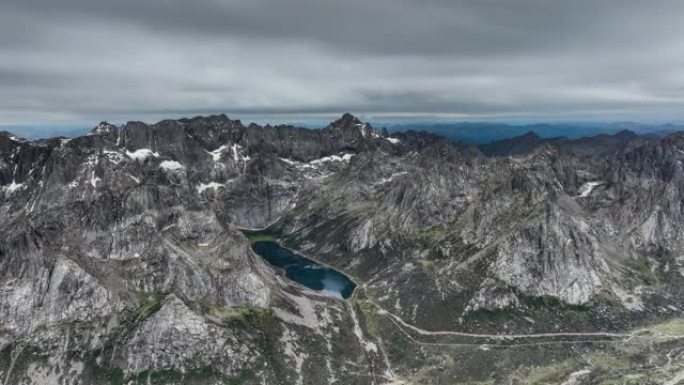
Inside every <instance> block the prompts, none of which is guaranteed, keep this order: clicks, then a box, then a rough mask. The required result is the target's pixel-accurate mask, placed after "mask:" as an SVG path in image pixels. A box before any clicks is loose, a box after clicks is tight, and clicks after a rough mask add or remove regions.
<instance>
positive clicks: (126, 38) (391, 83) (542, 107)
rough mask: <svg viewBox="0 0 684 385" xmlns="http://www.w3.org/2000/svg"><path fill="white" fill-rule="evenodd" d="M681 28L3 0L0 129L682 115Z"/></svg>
mask: <svg viewBox="0 0 684 385" xmlns="http://www.w3.org/2000/svg"><path fill="white" fill-rule="evenodd" d="M683 26H684V1H681V0H676V1H675V0H672V1H660V0H651V1H643V0H638V1H635V0H611V1H606V0H572V1H562V0H558V1H553V0H500V1H497V0H479V1H478V0H467V1H460V0H415V1H414V0H193V1H188V0H144V1H141V0H115V1H114V0H112V1H109V0H107V1H104V0H59V1H55V0H2V1H1V2H0V126H5V127H7V126H13V125H15V126H20V125H31V124H48V125H49V124H52V125H64V126H68V125H70V124H77V123H82V122H93V123H94V122H98V121H100V120H109V121H115V122H116V121H125V120H146V121H154V120H156V119H161V118H167V117H181V116H190V115H196V114H207V113H217V112H225V113H227V114H229V115H230V116H235V117H238V118H239V117H241V116H249V117H278V118H282V117H287V118H289V119H290V120H303V119H306V118H309V117H327V116H336V115H339V114H340V113H341V112H344V111H350V112H353V113H357V114H360V115H362V116H367V117H372V118H380V117H382V118H386V117H418V118H422V119H425V118H428V119H429V118H449V119H452V120H477V119H499V120H506V119H517V120H520V119H523V120H524V119H529V120H547V121H558V120H565V121H567V120H573V119H576V120H584V121H587V120H640V121H669V120H672V121H681V120H684V108H683V107H684V34H683V33H682V28H684V27H683ZM274 119H275V118H274Z"/></svg>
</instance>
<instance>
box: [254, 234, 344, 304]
mask: <svg viewBox="0 0 684 385" xmlns="http://www.w3.org/2000/svg"><path fill="white" fill-rule="evenodd" d="M252 249H254V251H255V252H256V253H257V254H259V255H260V256H261V257H262V258H264V259H265V260H266V261H268V263H270V264H271V265H273V266H275V267H278V268H280V269H282V270H283V271H284V272H285V276H286V277H287V278H289V279H291V280H293V281H295V282H298V283H300V284H302V285H304V286H306V287H308V288H310V289H313V290H316V291H320V292H323V293H325V294H328V295H330V296H333V297H338V298H349V297H351V295H352V293H353V292H354V289H355V288H356V284H355V283H354V282H353V281H352V280H351V279H349V278H348V277H347V276H346V275H344V274H342V273H340V272H339V271H337V270H335V269H332V268H330V267H327V266H324V265H321V264H320V263H317V262H315V261H312V260H311V259H309V258H306V257H304V256H302V255H299V254H297V253H295V252H293V251H292V250H289V249H287V248H285V247H282V246H280V245H279V244H278V243H276V242H271V241H260V242H255V243H254V244H253V245H252Z"/></svg>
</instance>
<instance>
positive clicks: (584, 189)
mask: <svg viewBox="0 0 684 385" xmlns="http://www.w3.org/2000/svg"><path fill="white" fill-rule="evenodd" d="M603 183H604V182H601V181H595V182H587V183H585V184H583V185H582V186H580V188H579V195H578V196H577V197H578V198H586V197H588V196H589V194H591V192H592V191H593V190H594V188H596V186H600V185H602V184H603Z"/></svg>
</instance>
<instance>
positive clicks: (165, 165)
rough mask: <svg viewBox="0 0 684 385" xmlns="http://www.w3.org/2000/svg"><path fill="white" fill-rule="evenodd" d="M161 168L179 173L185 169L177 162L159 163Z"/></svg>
mask: <svg viewBox="0 0 684 385" xmlns="http://www.w3.org/2000/svg"><path fill="white" fill-rule="evenodd" d="M159 167H160V168H162V169H163V170H166V171H178V170H182V169H184V168H185V166H183V165H182V164H180V163H178V162H176V161H175V160H165V161H162V162H161V163H159Z"/></svg>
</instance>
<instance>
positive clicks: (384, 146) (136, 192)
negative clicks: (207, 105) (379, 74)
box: [0, 115, 684, 384]
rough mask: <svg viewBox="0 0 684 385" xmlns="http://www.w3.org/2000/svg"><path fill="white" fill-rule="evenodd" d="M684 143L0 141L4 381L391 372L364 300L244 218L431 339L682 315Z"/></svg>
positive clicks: (202, 134)
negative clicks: (281, 255) (256, 248)
mask: <svg viewBox="0 0 684 385" xmlns="http://www.w3.org/2000/svg"><path fill="white" fill-rule="evenodd" d="M682 138H683V136H682V135H681V134H672V135H670V136H667V137H664V138H656V137H648V138H645V137H639V136H635V135H625V134H618V135H616V136H612V137H611V136H601V137H597V138H594V139H592V138H588V139H586V138H585V139H580V140H576V141H570V140H553V141H546V140H543V139H541V138H538V137H530V136H528V138H527V139H526V138H525V137H522V138H519V139H516V140H514V141H510V143H509V142H506V143H500V144H498V145H497V144H494V145H492V146H490V147H488V149H486V150H487V151H486V152H487V153H488V154H490V155H497V154H498V155H501V154H504V155H505V156H491V157H488V156H485V155H483V154H481V153H480V152H479V151H478V150H477V148H475V147H472V146H468V145H463V144H458V143H451V142H448V141H446V140H444V139H443V138H440V137H438V136H436V135H431V134H427V133H417V132H407V133H400V134H396V135H394V136H392V137H390V136H388V134H387V133H386V132H380V131H377V130H375V129H374V128H373V127H371V126H370V125H368V124H365V123H363V122H361V121H359V120H358V119H357V118H355V117H353V116H351V115H345V116H343V117H342V118H341V119H340V120H338V121H336V122H333V123H331V124H330V125H329V126H327V127H325V128H323V129H321V130H309V129H303V128H297V127H292V126H266V127H259V126H256V125H250V126H247V127H245V126H243V125H242V123H241V122H239V121H235V120H231V119H229V118H228V117H226V116H224V115H221V116H213V117H200V118H194V119H181V120H177V121H171V120H169V121H162V122H159V123H157V124H154V125H147V124H144V123H140V122H130V123H127V124H125V125H123V126H120V127H119V126H113V125H110V124H107V123H102V124H100V125H99V126H98V127H96V128H95V129H94V130H93V131H92V133H91V134H90V135H88V136H84V137H79V138H73V139H60V138H55V139H47V140H40V141H34V142H30V141H25V140H20V139H17V138H14V137H11V136H10V135H8V134H0V218H2V220H0V325H1V328H0V348H1V349H0V352H1V353H2V354H1V355H0V370H2V373H1V374H0V379H3V378H4V379H6V380H5V382H7V383H21V382H22V381H24V382H26V383H36V384H37V383H50V381H53V382H54V381H57V382H58V383H60V381H61V383H64V382H66V383H69V382H72V381H77V380H80V381H82V382H83V381H85V383H108V382H111V381H110V379H112V378H116V379H118V378H126V379H135V380H136V381H137V380H141V381H143V380H147V379H149V380H150V381H152V382H154V381H153V379H157V380H159V381H162V382H169V383H182V382H183V381H185V379H187V378H191V379H192V380H193V381H195V380H196V381H199V382H207V383H212V381H213V382H215V381H228V380H229V379H236V378H237V379H242V380H246V381H247V380H249V381H254V382H255V381H261V380H264V381H266V382H267V383H306V382H305V381H304V379H308V378H311V379H315V383H320V384H324V383H335V381H338V380H339V379H340V378H342V376H346V377H347V378H353V379H355V380H356V381H357V382H358V383H372V382H373V381H375V382H376V383H381V382H382V381H389V380H390V379H391V377H392V376H391V375H390V374H391V373H392V369H391V368H390V365H391V362H390V361H391V360H390V359H389V358H388V357H387V355H385V352H384V351H383V350H382V348H381V346H380V345H379V344H378V341H377V340H375V339H374V338H373V337H372V336H370V335H369V334H368V330H367V328H366V325H365V324H364V321H365V318H364V317H363V316H362V314H357V312H358V310H357V307H356V306H355V305H351V304H346V303H344V302H340V301H337V300H333V299H329V298H324V297H319V296H316V295H314V294H312V293H309V292H305V291H301V290H300V289H299V288H297V287H294V286H292V284H291V283H289V282H287V281H284V280H283V279H282V278H281V277H280V276H279V275H278V274H277V273H276V272H275V270H273V269H272V268H271V267H270V266H268V265H266V264H265V263H264V262H263V261H262V260H261V259H260V258H258V257H257V256H255V255H254V254H253V253H252V252H251V250H250V245H249V242H248V241H247V239H246V238H245V237H244V236H243V235H242V234H241V232H240V230H239V229H240V228H251V229H254V228H264V227H267V226H270V229H271V230H272V231H273V232H276V233H278V232H279V233H280V235H281V236H282V237H284V238H287V240H288V242H290V243H291V244H292V245H294V246H296V247H297V248H298V249H300V250H301V251H302V252H305V253H308V254H310V255H315V256H316V258H318V259H321V260H323V261H324V262H327V263H330V264H332V265H334V266H335V267H338V268H340V269H342V270H343V271H346V272H349V273H351V274H353V276H354V277H357V278H358V279H359V280H360V282H358V283H359V284H360V287H361V288H362V290H363V291H364V293H363V294H364V296H368V298H371V299H373V301H375V302H376V303H378V304H380V305H382V307H383V308H385V309H390V310H391V311H393V312H394V313H395V314H398V315H399V316H401V317H402V318H403V319H404V320H407V321H410V322H412V323H415V324H417V325H419V326H422V327H425V328H428V329H438V328H444V329H454V328H459V329H462V330H466V331H468V330H473V329H474V328H478V329H479V328H487V327H490V328H497V327H499V326H500V325H499V324H496V323H489V324H486V325H482V324H481V323H478V322H479V321H478V320H479V318H478V317H479V316H480V315H481V314H482V313H483V312H499V313H497V314H500V313H501V314H504V315H503V316H502V317H501V318H498V319H499V320H502V321H501V322H503V323H504V324H505V325H506V326H511V328H514V327H515V326H516V324H515V323H516V322H518V320H520V319H522V318H521V317H517V316H514V317H509V318H506V316H505V315H506V314H507V313H505V312H507V311H513V312H516V311H524V312H525V313H524V314H526V317H527V316H530V317H535V316H539V317H542V318H543V317H545V318H543V320H544V322H538V323H536V324H535V326H534V327H535V328H538V330H540V331H544V330H547V329H548V328H550V327H551V325H557V324H559V323H562V321H563V317H564V315H565V314H566V313H564V312H566V311H571V310H572V309H574V308H573V306H575V307H579V306H583V307H587V308H589V309H593V308H594V306H598V307H599V308H600V312H598V313H600V314H602V315H605V314H607V316H606V317H608V316H612V315H614V314H622V312H625V311H626V312H628V313H629V317H633V318H634V319H638V318H639V317H641V316H642V315H643V316H646V315H648V314H652V313H653V312H655V311H659V312H662V309H670V310H665V312H666V313H667V312H668V311H670V312H671V311H674V310H672V309H680V308H682V305H684V304H682V303H680V302H681V301H682V300H681V298H684V297H683V296H681V295H680V294H682V288H683V287H684V285H683V283H684V281H683V279H684V277H683V276H682V273H681V272H682V271H684V266H683V265H682V264H684V258H682V257H681V256H682V255H684V250H683V246H684V243H683V242H684V239H683V238H682V234H683V233H682V232H681V231H679V230H680V229H681V226H682V223H684V217H683V214H682V212H683V211H682V207H681V204H682V203H681V202H682V201H683V199H682V198H684V195H683V191H684V189H683V187H684V185H683V184H682V181H683V180H684V174H683V167H682V161H684V139H682ZM509 155H513V156H509ZM656 283H657V284H656ZM548 298H553V299H554V300H553V301H550V300H549V299H548ZM554 301H556V302H554ZM540 304H541V305H540ZM549 304H551V305H552V306H557V308H554V309H553V311H549V309H540V306H547V305H549ZM568 309H570V310H568ZM583 309H584V308H583ZM598 313H596V314H598ZM586 314H589V316H588V317H593V316H595V314H594V313H592V310H589V311H586ZM530 317H527V318H530ZM580 321H582V322H584V321H585V320H583V319H581V320H580ZM497 322H498V321H497ZM625 322H626V321H625ZM595 324H597V323H596V322H595V323H592V322H591V320H590V319H588V320H586V325H585V324H581V325H579V326H577V325H575V326H577V327H585V326H587V325H589V326H590V327H596V326H595ZM605 325H607V326H606V327H607V328H613V327H615V328H617V327H619V326H623V325H622V324H621V325H616V324H605ZM567 327H568V328H572V327H574V326H573V325H568V326H567ZM376 332H377V331H376ZM348 361H353V362H354V365H351V366H350V365H349V363H348ZM103 373H104V374H103ZM388 373H389V374H388ZM145 376H146V377H145ZM41 381H42V382H41ZM309 382H311V381H309Z"/></svg>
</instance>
